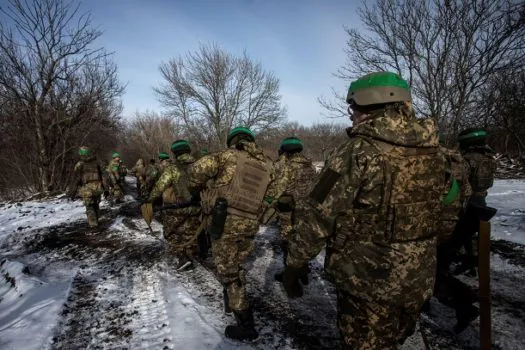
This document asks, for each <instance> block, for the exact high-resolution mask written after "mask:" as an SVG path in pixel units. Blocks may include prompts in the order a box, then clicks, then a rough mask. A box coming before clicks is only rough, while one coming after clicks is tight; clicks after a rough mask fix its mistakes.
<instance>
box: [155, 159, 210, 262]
mask: <svg viewBox="0 0 525 350" xmlns="http://www.w3.org/2000/svg"><path fill="white" fill-rule="evenodd" d="M193 162H195V158H193V156H191V155H190V154H189V153H184V154H181V155H178V156H177V157H176V159H175V161H174V162H172V163H165V164H167V166H166V167H165V168H164V170H163V171H162V174H161V175H160V177H159V179H158V180H157V182H156V183H155V186H154V187H153V189H152V190H151V193H150V194H149V201H150V202H154V201H156V200H158V199H160V198H162V201H163V203H164V204H174V203H180V202H187V201H189V200H190V199H191V198H190V197H191V195H190V192H189V190H188V178H187V169H188V166H189V165H190V164H192V163H193ZM199 216H200V208H198V207H189V208H184V209H169V210H166V211H164V213H163V215H162V226H163V231H164V238H166V240H167V241H168V242H169V243H170V245H171V248H172V249H171V250H172V252H173V253H174V254H175V255H176V257H177V258H178V259H179V262H178V265H177V267H180V266H179V265H181V266H182V265H183V264H182V263H183V260H184V263H186V262H188V259H193V258H194V257H195V254H196V250H197V241H196V240H193V241H192V242H191V243H189V242H190V241H191V240H192V239H193V238H194V236H195V234H196V230H197V228H198V227H199V223H200V220H199Z"/></svg>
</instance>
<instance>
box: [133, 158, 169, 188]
mask: <svg viewBox="0 0 525 350" xmlns="http://www.w3.org/2000/svg"><path fill="white" fill-rule="evenodd" d="M165 159H168V160H169V159H170V155H169V154H168V153H166V152H160V153H159V160H161V162H162V160H165ZM144 173H145V181H144V189H143V190H142V191H141V193H140V197H141V198H148V197H149V194H150V192H151V190H152V189H153V186H155V184H156V183H157V180H158V179H159V176H160V170H159V166H157V164H155V159H150V160H149V164H148V166H147V167H146V169H145V170H144Z"/></svg>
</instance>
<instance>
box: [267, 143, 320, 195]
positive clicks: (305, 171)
mask: <svg viewBox="0 0 525 350" xmlns="http://www.w3.org/2000/svg"><path fill="white" fill-rule="evenodd" d="M315 176H316V173H315V168H314V166H313V165H312V161H311V160H310V159H308V158H306V157H305V156H304V155H302V154H300V153H295V154H290V155H286V154H283V155H282V156H281V157H279V160H278V161H277V162H275V163H274V170H273V175H272V179H273V181H272V182H271V184H270V186H268V191H267V193H266V197H267V198H268V199H270V200H279V199H280V200H282V201H286V202H290V201H291V202H292V203H293V202H295V201H297V200H298V199H299V198H303V197H305V196H306V195H307V192H308V190H309V189H310V185H311V183H312V182H313V181H314V180H315Z"/></svg>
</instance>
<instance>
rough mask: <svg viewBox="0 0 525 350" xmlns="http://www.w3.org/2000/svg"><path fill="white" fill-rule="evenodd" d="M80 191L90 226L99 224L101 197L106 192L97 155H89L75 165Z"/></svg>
mask: <svg viewBox="0 0 525 350" xmlns="http://www.w3.org/2000/svg"><path fill="white" fill-rule="evenodd" d="M75 175H76V179H77V186H79V187H78V193H79V194H80V196H81V197H82V200H83V201H84V205H85V206H86V214H87V219H88V225H89V227H96V226H98V217H99V204H100V197H101V196H102V193H103V192H104V187H105V186H104V185H105V184H104V183H103V177H102V170H101V167H100V165H99V164H98V162H97V160H96V157H94V156H88V157H86V158H84V159H82V160H81V161H79V162H78V163H77V164H76V165H75Z"/></svg>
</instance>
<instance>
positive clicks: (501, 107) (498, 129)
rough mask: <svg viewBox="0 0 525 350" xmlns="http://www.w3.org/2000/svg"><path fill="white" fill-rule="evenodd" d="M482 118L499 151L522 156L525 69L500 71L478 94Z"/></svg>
mask: <svg viewBox="0 0 525 350" xmlns="http://www.w3.org/2000/svg"><path fill="white" fill-rule="evenodd" d="M479 101H480V103H479V105H480V106H481V110H480V118H478V119H481V120H482V121H483V122H484V125H483V126H484V127H486V128H487V129H489V130H490V131H491V132H490V139H491V144H492V145H493V146H494V147H495V149H496V151H497V152H500V153H504V154H507V155H511V156H514V155H517V156H520V157H522V156H523V155H524V152H525V118H524V117H523V111H524V110H525V70H524V68H523V67H519V68H518V69H512V70H505V71H500V72H498V73H497V74H495V75H493V76H492V77H491V78H490V81H489V83H488V84H487V85H486V86H484V87H483V89H482V91H481V93H480V95H479Z"/></svg>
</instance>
